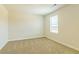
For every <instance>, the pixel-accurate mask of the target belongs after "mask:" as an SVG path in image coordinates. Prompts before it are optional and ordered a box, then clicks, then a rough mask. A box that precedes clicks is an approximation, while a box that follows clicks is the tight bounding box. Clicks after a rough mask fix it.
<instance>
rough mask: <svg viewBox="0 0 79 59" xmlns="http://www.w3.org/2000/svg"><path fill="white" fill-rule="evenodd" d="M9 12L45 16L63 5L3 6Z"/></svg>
mask: <svg viewBox="0 0 79 59" xmlns="http://www.w3.org/2000/svg"><path fill="white" fill-rule="evenodd" d="M4 6H5V7H6V8H7V9H8V10H9V11H18V12H19V11H20V12H24V13H31V14H37V15H46V14H49V13H51V12H54V11H55V10H57V9H58V8H60V7H62V6H63V5H61V4H58V5H56V6H55V4H9V5H4Z"/></svg>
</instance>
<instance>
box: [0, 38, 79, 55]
mask: <svg viewBox="0 0 79 59" xmlns="http://www.w3.org/2000/svg"><path fill="white" fill-rule="evenodd" d="M0 53H4V54H8V53H12V54H24V53H27V54H69V53H71V54H78V53H79V51H76V50H74V49H71V48H68V47H66V46H64V45H61V44H59V43H56V42H55V41H53V40H49V39H47V38H38V39H29V40H19V41H10V42H8V43H7V45H6V46H5V47H4V48H3V49H2V50H1V51H0Z"/></svg>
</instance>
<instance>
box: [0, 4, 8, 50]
mask: <svg viewBox="0 0 79 59" xmlns="http://www.w3.org/2000/svg"><path fill="white" fill-rule="evenodd" d="M7 40H8V12H7V10H6V9H5V7H4V6H3V5H0V49H1V48H2V47H3V46H4V45H5V44H6V43H7Z"/></svg>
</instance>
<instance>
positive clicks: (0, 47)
mask: <svg viewBox="0 0 79 59" xmlns="http://www.w3.org/2000/svg"><path fill="white" fill-rule="evenodd" d="M7 43H8V41H5V42H4V44H3V45H1V46H0V50H1V49H2V48H3V47H4V46H5V45H6V44H7Z"/></svg>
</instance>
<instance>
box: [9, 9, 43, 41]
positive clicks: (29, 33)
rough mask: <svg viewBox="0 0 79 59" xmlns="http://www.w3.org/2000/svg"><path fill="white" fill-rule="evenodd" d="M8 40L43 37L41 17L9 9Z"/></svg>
mask: <svg viewBox="0 0 79 59" xmlns="http://www.w3.org/2000/svg"><path fill="white" fill-rule="evenodd" d="M8 17H9V40H21V39H30V38H37V37H43V17H42V16H40V15H33V14H28V13H23V12H22V11H19V12H18V11H11V10H10V11H9V16H8Z"/></svg>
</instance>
